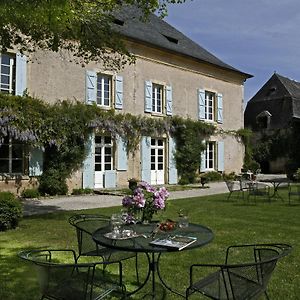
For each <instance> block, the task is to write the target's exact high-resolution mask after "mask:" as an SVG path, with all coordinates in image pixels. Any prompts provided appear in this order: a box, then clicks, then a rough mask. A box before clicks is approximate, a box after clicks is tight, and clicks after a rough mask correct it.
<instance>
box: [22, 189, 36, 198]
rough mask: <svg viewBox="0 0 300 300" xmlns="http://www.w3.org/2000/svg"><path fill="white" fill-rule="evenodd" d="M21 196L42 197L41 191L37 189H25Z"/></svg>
mask: <svg viewBox="0 0 300 300" xmlns="http://www.w3.org/2000/svg"><path fill="white" fill-rule="evenodd" d="M21 196H22V197H23V198H38V197H40V193H39V191H38V190H37V189H25V190H24V191H23V192H22V194H21Z"/></svg>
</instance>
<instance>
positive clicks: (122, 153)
mask: <svg viewBox="0 0 300 300" xmlns="http://www.w3.org/2000/svg"><path fill="white" fill-rule="evenodd" d="M117 156H118V161H117V170H119V171H126V170H127V168H128V163H127V148H126V142H125V141H124V140H123V139H122V138H121V137H117Z"/></svg>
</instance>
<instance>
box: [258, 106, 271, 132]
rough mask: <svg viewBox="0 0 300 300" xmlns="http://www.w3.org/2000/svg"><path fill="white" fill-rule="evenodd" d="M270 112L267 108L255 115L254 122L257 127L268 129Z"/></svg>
mask: <svg viewBox="0 0 300 300" xmlns="http://www.w3.org/2000/svg"><path fill="white" fill-rule="evenodd" d="M271 117H272V115H271V113H270V112H268V111H267V110H264V111H262V112H261V113H260V114H258V115H257V116H256V123H257V124H258V127H259V129H268V128H269V125H270V122H271Z"/></svg>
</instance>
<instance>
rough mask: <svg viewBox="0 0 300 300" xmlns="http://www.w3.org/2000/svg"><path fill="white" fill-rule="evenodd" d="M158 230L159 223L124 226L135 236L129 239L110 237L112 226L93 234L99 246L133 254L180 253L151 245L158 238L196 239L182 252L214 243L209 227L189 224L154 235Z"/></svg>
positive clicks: (173, 249) (124, 228) (174, 249)
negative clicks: (178, 237)
mask: <svg viewBox="0 0 300 300" xmlns="http://www.w3.org/2000/svg"><path fill="white" fill-rule="evenodd" d="M156 228H157V223H150V224H130V225H125V226H123V230H132V231H133V233H134V234H133V236H132V237H131V236H129V237H128V238H120V239H114V238H112V237H111V236H110V232H111V228H110V226H106V227H102V228H99V229H97V230H96V231H95V232H94V233H93V239H94V241H95V242H96V243H97V244H100V245H102V246H105V247H109V248H113V249H119V250H124V251H133V252H157V253H159V252H167V251H178V249H176V248H168V247H164V246H157V245H152V244H150V243H151V241H153V240H154V239H157V238H168V237H172V236H175V235H181V236H189V237H195V238H196V241H195V242H194V243H192V244H191V245H189V246H187V247H185V248H184V249H182V250H187V249H194V248H198V247H202V246H204V245H206V244H208V243H209V242H211V241H212V239H213V237H214V234H213V232H212V231H211V229H209V228H208V227H205V226H203V225H200V224H194V223H189V225H188V226H187V227H184V228H179V227H176V228H175V229H173V230H170V231H161V230H158V231H157V232H156V234H155V235H154V234H152V233H153V232H154V231H155V230H156Z"/></svg>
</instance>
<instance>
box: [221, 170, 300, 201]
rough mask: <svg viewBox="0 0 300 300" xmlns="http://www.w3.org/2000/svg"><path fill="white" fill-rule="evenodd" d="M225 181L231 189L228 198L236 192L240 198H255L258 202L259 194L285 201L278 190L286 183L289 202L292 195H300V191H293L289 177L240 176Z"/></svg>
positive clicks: (268, 199)
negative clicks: (261, 177) (252, 177)
mask: <svg viewBox="0 0 300 300" xmlns="http://www.w3.org/2000/svg"><path fill="white" fill-rule="evenodd" d="M225 183H226V185H227V188H228V190H229V194H228V197H227V200H229V199H230V197H231V195H232V194H233V193H235V194H237V196H238V198H241V197H242V198H243V200H247V201H250V200H251V198H253V199H254V202H256V199H257V197H258V196H262V197H264V198H265V199H266V200H267V201H269V202H270V201H271V200H272V199H274V198H279V199H281V200H282V201H283V198H282V197H281V195H280V194H279V192H278V189H279V187H280V186H283V185H286V186H288V188H289V203H290V196H291V195H300V192H299V193H298V191H295V190H294V189H293V191H292V186H293V184H292V183H291V182H290V180H289V179H287V178H270V179H262V180H256V179H255V180H250V179H249V178H248V177H247V178H245V177H244V176H238V177H237V180H225ZM271 187H272V188H273V189H272V188H271ZM245 194H246V195H245ZM299 197H300V196H299ZM299 199H300V198H299Z"/></svg>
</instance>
